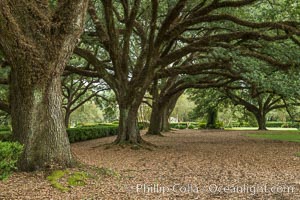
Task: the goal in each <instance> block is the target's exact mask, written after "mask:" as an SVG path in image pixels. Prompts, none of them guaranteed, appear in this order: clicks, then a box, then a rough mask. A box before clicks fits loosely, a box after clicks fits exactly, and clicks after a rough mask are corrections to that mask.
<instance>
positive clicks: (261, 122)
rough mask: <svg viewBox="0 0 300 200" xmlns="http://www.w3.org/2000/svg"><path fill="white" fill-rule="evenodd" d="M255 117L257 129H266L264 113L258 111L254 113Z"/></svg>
mask: <svg viewBox="0 0 300 200" xmlns="http://www.w3.org/2000/svg"><path fill="white" fill-rule="evenodd" d="M255 118H256V121H257V124H258V130H267V125H266V115H265V114H264V113H261V112H260V113H257V114H255Z"/></svg>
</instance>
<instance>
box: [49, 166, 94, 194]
mask: <svg viewBox="0 0 300 200" xmlns="http://www.w3.org/2000/svg"><path fill="white" fill-rule="evenodd" d="M88 178H91V176H90V175H89V174H88V173H87V172H69V171H68V170H56V171H53V172H52V173H51V174H50V175H49V176H48V177H47V180H48V181H50V183H51V185H52V187H54V188H56V189H58V190H60V191H62V192H68V191H70V189H71V187H75V186H84V185H86V180H87V179H88ZM63 179H64V180H63Z"/></svg>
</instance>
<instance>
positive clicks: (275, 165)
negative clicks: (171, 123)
mask: <svg viewBox="0 0 300 200" xmlns="http://www.w3.org/2000/svg"><path fill="white" fill-rule="evenodd" d="M249 132H253V131H244V132H237V131H198V130H195V131H191V130H180V131H175V132H169V133H165V134H164V136H165V137H159V136H144V139H145V140H147V141H149V142H151V143H153V144H156V145H158V147H157V148H153V149H152V150H149V149H139V150H132V149H129V148H128V147H126V148H124V149H123V148H121V147H112V148H107V147H109V146H107V145H105V144H107V143H109V142H112V141H113V140H114V138H113V137H110V138H103V139H97V140H92V141H86V142H81V143H75V144H73V145H72V150H73V152H74V154H75V155H76V157H77V158H78V159H79V160H80V161H81V162H83V163H85V164H87V165H89V166H97V167H102V168H103V169H104V170H102V171H101V173H99V174H98V173H96V175H95V177H94V178H92V179H89V180H88V184H87V185H86V186H83V187H76V188H72V190H71V191H70V192H66V193H62V192H60V191H58V190H57V189H54V188H51V186H50V185H49V183H48V182H47V181H45V176H46V174H45V173H44V172H38V173H34V174H27V173H16V174H14V175H13V176H12V177H11V178H10V179H9V180H8V181H7V182H5V183H1V182H0V199H300V158H299V157H296V156H295V155H294V154H295V153H296V152H300V145H299V144H297V143H290V142H280V141H271V140H264V139H255V138H249V137H246V136H243V134H244V133H249ZM108 169H111V170H108ZM84 170H90V169H88V168H87V167H85V168H84ZM93 172H94V171H93V170H92V171H91V173H93ZM104 174H108V175H104Z"/></svg>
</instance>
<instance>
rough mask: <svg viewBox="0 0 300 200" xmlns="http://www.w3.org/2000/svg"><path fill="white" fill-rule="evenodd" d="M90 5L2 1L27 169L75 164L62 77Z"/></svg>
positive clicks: (76, 0) (14, 110) (16, 128)
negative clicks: (62, 97)
mask: <svg viewBox="0 0 300 200" xmlns="http://www.w3.org/2000/svg"><path fill="white" fill-rule="evenodd" d="M87 3H88V0H73V1H67V0H61V1H57V3H56V5H53V6H50V4H49V2H47V1H30V2H27V1H26V2H25V1H18V0H10V1H8V0H3V1H0V48H1V51H2V52H3V54H4V55H5V58H6V59H7V60H8V62H9V64H10V66H11V80H10V90H11V91H10V100H11V115H12V126H13V135H14V138H15V139H16V140H17V141H19V142H21V143H22V144H24V151H23V154H22V156H21V158H20V162H19V169H21V170H24V171H31V170H36V169H45V168H48V167H55V166H60V167H67V166H70V165H71V164H72V156H71V151H70V144H69V141H68V137H67V134H66V130H65V125H64V120H63V113H62V102H61V101H62V99H61V80H60V76H61V75H62V73H63V71H64V67H65V64H66V63H67V62H68V60H69V58H70V56H71V55H72V52H73V49H74V48H75V45H76V44H77V43H78V38H79V37H80V35H81V33H82V31H83V26H84V23H85V15H86V9H87Z"/></svg>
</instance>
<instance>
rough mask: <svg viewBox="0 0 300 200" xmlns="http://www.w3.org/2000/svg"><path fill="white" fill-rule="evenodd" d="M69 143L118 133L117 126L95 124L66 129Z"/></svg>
mask: <svg viewBox="0 0 300 200" xmlns="http://www.w3.org/2000/svg"><path fill="white" fill-rule="evenodd" d="M67 133H68V136H69V140H70V143H73V142H79V141H85V140H91V139H96V138H102V137H108V136H113V135H117V134H118V126H116V125H114V126H95V127H80V128H70V129H67Z"/></svg>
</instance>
